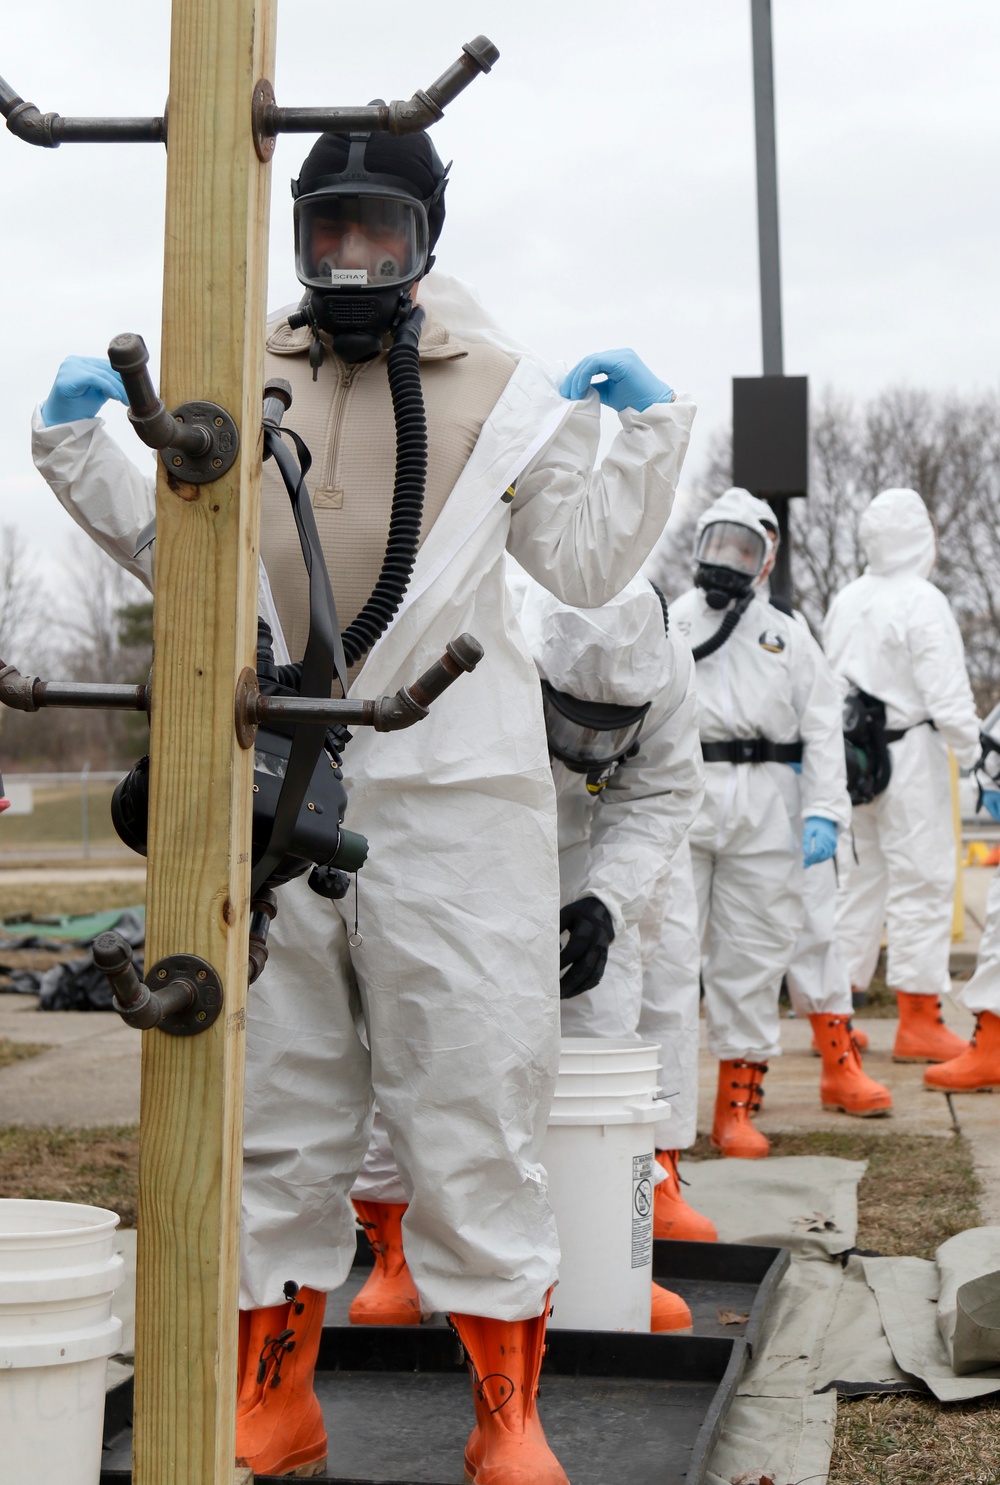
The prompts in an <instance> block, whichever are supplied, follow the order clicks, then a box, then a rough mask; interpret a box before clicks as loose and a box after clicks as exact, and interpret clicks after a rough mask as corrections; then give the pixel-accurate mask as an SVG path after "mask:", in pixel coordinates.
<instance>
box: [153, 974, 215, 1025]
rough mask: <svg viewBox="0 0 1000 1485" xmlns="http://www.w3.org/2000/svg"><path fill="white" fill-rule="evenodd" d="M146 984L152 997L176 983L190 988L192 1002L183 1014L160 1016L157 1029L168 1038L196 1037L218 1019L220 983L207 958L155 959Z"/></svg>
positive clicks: (178, 1012) (177, 1012)
mask: <svg viewBox="0 0 1000 1485" xmlns="http://www.w3.org/2000/svg"><path fill="white" fill-rule="evenodd" d="M145 978H146V984H147V985H148V986H149V989H150V990H151V991H152V992H153V994H154V995H155V994H156V992H157V991H158V990H165V989H166V988H167V986H168V985H172V984H174V983H175V982H176V981H177V980H183V981H184V982H185V983H186V984H188V985H190V986H192V987H193V989H194V1000H193V1001H192V1003H191V1004H190V1005H189V1006H188V1007H187V1009H186V1010H183V1011H175V1012H173V1013H172V1014H171V1015H169V1016H164V1018H163V1020H162V1021H161V1022H160V1024H159V1027H158V1029H159V1030H160V1031H165V1032H166V1033H167V1035H168V1036H199V1035H200V1034H201V1032H203V1031H207V1030H208V1028H209V1027H210V1026H211V1024H212V1022H213V1021H216V1020H218V1017H219V1014H220V1012H221V1010H222V981H221V979H220V978H219V976H218V974H217V972H216V971H215V970H214V969H213V968H212V966H211V965H210V964H209V962H208V960H207V959H201V958H199V957H198V955H197V954H168V955H167V957H166V958H165V959H158V960H157V962H156V963H155V964H154V965H153V967H152V969H151V970H150V971H149V973H148V974H147V975H146V977H145Z"/></svg>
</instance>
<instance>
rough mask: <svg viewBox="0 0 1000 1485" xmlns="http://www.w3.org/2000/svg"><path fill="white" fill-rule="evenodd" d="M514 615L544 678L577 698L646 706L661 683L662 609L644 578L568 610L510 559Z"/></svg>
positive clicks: (665, 668) (665, 663)
mask: <svg viewBox="0 0 1000 1485" xmlns="http://www.w3.org/2000/svg"><path fill="white" fill-rule="evenodd" d="M507 582H508V587H509V589H510V591H511V595H512V597H513V598H514V602H515V607H516V609H517V616H518V621H519V623H520V625H521V629H522V631H523V633H524V637H525V639H526V641H527V644H528V648H529V650H530V651H531V655H532V659H533V660H534V662H535V664H536V666H537V667H538V672H539V674H540V675H541V677H542V679H543V680H546V681H548V683H549V685H550V686H552V687H554V689H555V690H556V691H564V692H566V693H567V695H569V696H575V697H576V698H577V700H579V701H598V702H602V703H610V704H611V705H614V706H643V705H644V704H645V703H646V702H647V701H651V700H652V699H653V697H655V696H657V695H658V694H659V692H660V691H661V690H662V689H663V687H664V685H665V683H666V681H667V679H668V678H669V676H670V675H671V672H672V668H673V665H672V659H671V654H670V648H669V645H668V643H667V636H666V633H665V631H664V625H663V609H662V607H661V605H660V600H659V598H657V596H656V594H655V593H654V591H653V589H652V587H651V586H650V584H649V583H648V582H647V580H646V579H645V578H644V577H636V578H633V579H632V581H631V582H630V583H629V584H628V585H627V586H626V587H625V588H623V589H622V591H621V592H620V593H619V594H618V595H617V597H615V598H612V600H611V602H610V603H605V604H603V605H602V607H601V608H571V607H570V606H569V605H568V604H565V603H560V601H559V599H558V598H556V597H554V596H553V594H551V593H550V592H548V590H547V589H545V588H543V587H542V586H541V584H540V583H536V582H534V581H533V580H532V579H531V578H529V577H528V575H527V573H522V572H519V571H516V570H514V564H513V563H512V562H508V579H507Z"/></svg>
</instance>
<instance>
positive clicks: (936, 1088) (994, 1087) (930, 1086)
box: [924, 1063, 1000, 1093]
mask: <svg viewBox="0 0 1000 1485" xmlns="http://www.w3.org/2000/svg"><path fill="white" fill-rule="evenodd" d="M936 1065H937V1066H938V1067H940V1066H941V1064H940V1063H937V1064H936ZM924 1087H925V1088H926V1089H927V1091H928V1093H994V1092H1000V1082H998V1083H976V1084H975V1085H974V1086H973V1087H972V1088H968V1087H965V1088H949V1087H948V1086H947V1085H946V1084H944V1083H928V1082H927V1081H926V1080H925V1082H924Z"/></svg>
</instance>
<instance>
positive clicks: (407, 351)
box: [343, 306, 427, 666]
mask: <svg viewBox="0 0 1000 1485" xmlns="http://www.w3.org/2000/svg"><path fill="white" fill-rule="evenodd" d="M423 322H424V312H423V310H422V309H420V308H419V306H418V307H417V308H416V309H414V310H413V311H412V312H411V314H410V315H409V316H408V317H407V319H406V320H405V321H404V323H403V324H402V325H401V326H400V328H399V330H398V331H397V332H396V337H395V339H394V341H393V343H392V348H391V350H390V351H389V358H388V364H387V368H386V369H387V373H388V377H389V392H390V395H391V397H392V410H393V415H394V417H395V421H396V479H395V484H394V485H393V494H392V512H391V514H390V517H389V534H388V537H387V539H386V545H385V556H384V557H383V559H382V570H381V572H380V573H379V575H378V581H377V582H376V584H375V586H374V588H373V589H372V591H371V595H370V597H369V598H368V599H367V600H366V602H365V604H364V606H363V607H362V609H361V611H360V613H359V614H358V615H357V617H356V618H354V619H352V620H351V622H350V624H348V626H347V628H346V629H345V630H344V632H343V639H344V655H345V658H346V660H347V663H348V665H349V666H350V665H355V664H357V662H358V661H359V660H360V659H361V657H362V655H364V654H365V653H366V651H368V650H370V649H371V647H372V645H373V644H374V643H375V641H376V640H377V639H378V637H379V635H380V634H384V633H385V631H386V629H388V627H389V624H390V622H391V621H392V618H393V615H394V614H395V613H396V611H397V609H398V608H399V605H400V604H401V603H402V601H403V595H404V594H405V592H406V589H407V586H408V585H409V581H410V577H411V575H412V573H413V564H414V563H415V562H416V560H417V548H418V547H419V545H420V523H421V521H422V519H423V514H424V489H425V487H426V484H427V417H426V414H425V412H424V398H423V392H422V390H421V386H420V354H419V346H420V332H421V329H422V328H423Z"/></svg>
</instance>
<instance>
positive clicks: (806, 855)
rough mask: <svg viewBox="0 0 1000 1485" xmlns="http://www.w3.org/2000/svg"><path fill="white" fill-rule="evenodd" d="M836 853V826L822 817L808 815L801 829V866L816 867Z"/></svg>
mask: <svg viewBox="0 0 1000 1485" xmlns="http://www.w3.org/2000/svg"><path fill="white" fill-rule="evenodd" d="M836 853H837V827H836V825H835V824H834V823H833V821H832V820H827V819H824V817H823V816H822V815H810V816H809V818H808V820H806V823H805V825H804V826H803V827H802V865H803V866H818V865H819V863H820V862H821V861H829V859H830V857H831V856H834V855H836Z"/></svg>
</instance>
